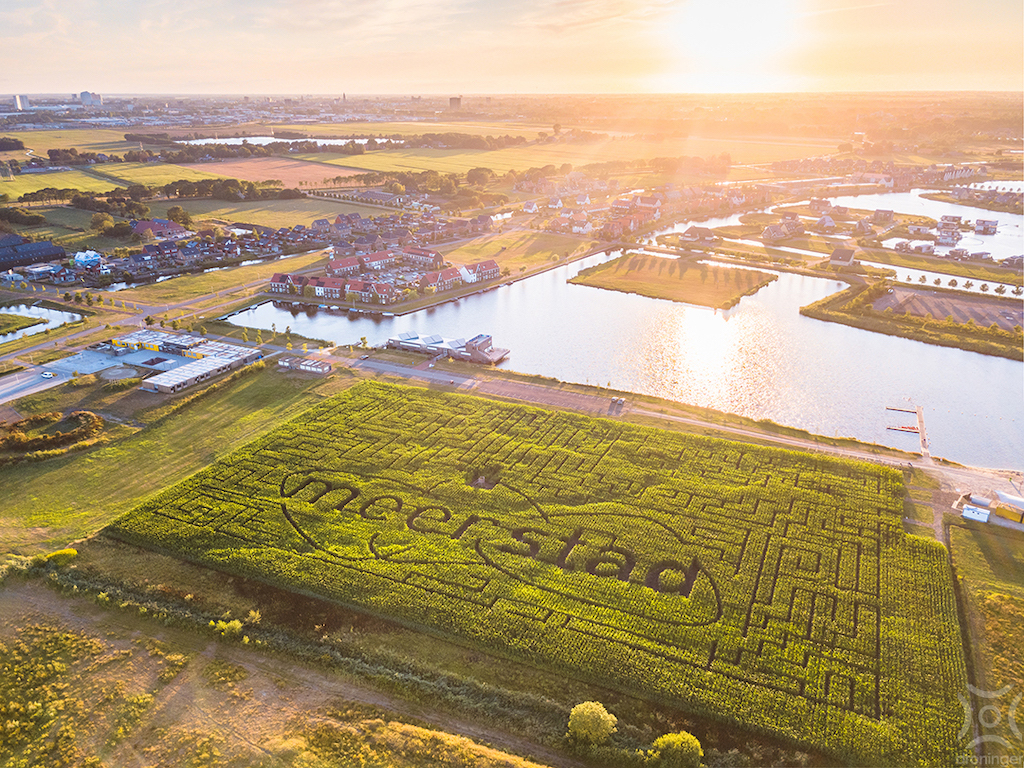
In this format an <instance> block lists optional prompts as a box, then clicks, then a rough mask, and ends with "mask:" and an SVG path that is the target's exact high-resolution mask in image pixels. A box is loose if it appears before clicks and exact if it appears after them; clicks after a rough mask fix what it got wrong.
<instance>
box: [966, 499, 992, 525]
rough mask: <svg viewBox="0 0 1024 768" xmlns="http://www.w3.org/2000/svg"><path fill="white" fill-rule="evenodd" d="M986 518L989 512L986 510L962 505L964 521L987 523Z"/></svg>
mask: <svg viewBox="0 0 1024 768" xmlns="http://www.w3.org/2000/svg"><path fill="white" fill-rule="evenodd" d="M988 516H989V511H988V510H987V509H982V508H981V507H972V506H971V505H970V504H964V514H963V517H964V520H976V521H977V522H979V523H987V522H988Z"/></svg>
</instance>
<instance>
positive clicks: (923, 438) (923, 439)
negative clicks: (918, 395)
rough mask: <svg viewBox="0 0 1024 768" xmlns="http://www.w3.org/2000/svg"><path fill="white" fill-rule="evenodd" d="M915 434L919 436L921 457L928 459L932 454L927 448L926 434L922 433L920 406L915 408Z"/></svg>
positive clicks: (922, 422) (921, 410) (922, 411)
mask: <svg viewBox="0 0 1024 768" xmlns="http://www.w3.org/2000/svg"><path fill="white" fill-rule="evenodd" d="M917 433H918V434H919V435H920V436H921V455H922V456H924V457H925V458H926V459H930V458H931V457H932V453H931V450H930V449H929V448H928V433H927V432H925V431H924V409H922V408H921V406H920V405H919V406H917Z"/></svg>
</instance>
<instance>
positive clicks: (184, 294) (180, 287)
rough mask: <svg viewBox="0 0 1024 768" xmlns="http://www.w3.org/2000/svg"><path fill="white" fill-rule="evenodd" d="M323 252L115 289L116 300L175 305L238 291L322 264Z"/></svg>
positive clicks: (323, 261)
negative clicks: (215, 294) (206, 296)
mask: <svg viewBox="0 0 1024 768" xmlns="http://www.w3.org/2000/svg"><path fill="white" fill-rule="evenodd" d="M326 264H327V258H326V256H325V255H324V251H322V250H316V251H313V252H311V253H300V254H296V255H294V256H284V257H282V258H278V259H273V260H272V261H265V262H260V263H259V264H249V265H247V266H244V267H230V268H228V269H218V270H216V271H214V272H205V273H201V274H198V275H182V276H180V277H175V278H172V279H170V280H164V281H163V282H160V283H151V284H149V285H140V286H138V287H135V288H125V289H123V290H120V291H118V292H117V299H118V301H123V300H127V301H129V302H133V303H136V304H148V305H164V304H177V303H180V302H184V301H188V300H189V299H193V298H196V297H199V296H205V295H207V294H214V293H218V292H220V291H228V292H230V293H238V292H239V291H242V292H243V293H244V292H245V291H246V287H249V288H250V289H251V288H260V287H262V286H260V285H259V284H260V283H263V282H269V280H270V278H271V277H273V276H274V275H275V274H276V273H278V272H282V271H297V270H301V269H305V268H307V267H312V266H325V265H326Z"/></svg>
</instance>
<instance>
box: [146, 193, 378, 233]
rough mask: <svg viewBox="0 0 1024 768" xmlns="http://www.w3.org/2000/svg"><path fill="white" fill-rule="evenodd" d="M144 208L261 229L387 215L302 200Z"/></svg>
mask: <svg viewBox="0 0 1024 768" xmlns="http://www.w3.org/2000/svg"><path fill="white" fill-rule="evenodd" d="M147 205H149V207H150V208H151V209H152V211H153V215H154V216H166V214H167V209H168V208H170V207H171V206H173V205H180V206H181V207H182V208H184V209H185V210H186V211H188V212H189V213H190V214H191V215H192V218H193V219H197V220H199V221H209V222H213V223H217V224H231V223H233V222H236V221H238V222H244V223H246V224H259V225H261V226H264V227H294V226H295V225H296V224H305V225H306V226H307V227H308V226H309V225H310V224H312V223H313V221H315V220H316V219H331V220H332V221H333V220H334V218H335V217H336V216H337V215H338V214H340V213H359V214H362V215H363V216H380V215H381V214H384V213H388V212H390V209H384V208H380V207H376V206H372V205H360V204H358V203H350V202H342V201H334V200H321V199H311V198H302V199H298V200H257V201H253V202H248V203H244V202H242V203H230V202H227V201H224V200H209V199H204V200H152V201H148V202H147Z"/></svg>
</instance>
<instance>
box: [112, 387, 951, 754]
mask: <svg viewBox="0 0 1024 768" xmlns="http://www.w3.org/2000/svg"><path fill="white" fill-rule="evenodd" d="M902 497H903V486H902V481H901V477H900V474H899V473H898V472H896V471H894V470H892V469H888V468H885V467H881V466H876V465H872V464H867V463H858V462H852V461H846V460H840V459H835V458H829V457H825V456H820V455H812V454H805V453H798V452H793V451H786V450H780V449H774V448H765V447H760V446H752V445H747V444H742V443H733V442H728V441H723V440H717V439H712V438H705V437H699V436H692V435H683V434H677V433H673V432H666V431H661V430H657V429H652V428H645V427H638V426H634V425H630V424H624V423H620V422H615V421H609V420H602V419H595V418H590V417H586V416H582V415H578V414H572V413H564V412H554V411H547V410H542V409H538V408H532V407H526V406H518V405H510V404H506V403H497V402H492V401H488V400H483V399H478V398H474V397H470V396H466V395H457V394H448V393H439V392H432V391H427V390H421V389H413V388H408V387H401V386H395V385H387V384H380V383H376V382H366V383H363V384H360V385H358V386H356V387H354V388H353V389H351V390H349V391H347V392H345V393H343V394H341V395H338V396H337V397H334V398H332V399H330V400H327V401H324V402H323V403H320V404H318V405H316V406H314V407H312V408H310V409H309V410H308V411H306V412H305V413H303V414H302V415H301V416H299V417H298V418H296V419H294V420H293V421H291V422H289V423H288V424H286V425H284V426H282V427H280V428H279V429H277V430H275V431H273V432H272V433H270V434H268V435H266V436H264V437H263V438H260V439H258V440H256V441H255V442H253V443H251V444H249V445H248V446H246V447H245V448H243V449H241V450H239V451H236V452H235V453H233V454H231V455H230V456H228V457H226V458H224V459H222V460H220V461H218V462H217V463H215V464H213V465H212V466H210V467H209V468H207V469H205V470H203V471H201V472H199V473H198V474H196V475H194V476H193V477H191V478H189V479H188V480H186V481H184V482H182V483H180V484H179V485H177V486H174V487H173V488H171V489H169V490H168V491H166V492H164V493H163V494H161V495H159V496H158V497H156V498H155V499H153V500H152V501H150V502H148V503H145V504H144V505H142V506H141V507H139V508H137V509H135V510H134V511H132V512H130V513H128V514H127V515H125V516H124V517H122V518H121V519H120V520H118V521H116V522H115V523H114V524H113V525H111V526H110V527H109V528H108V529H107V532H108V533H111V534H113V535H115V536H117V537H119V538H122V539H125V540H128V541H131V542H134V543H138V544H142V545H149V546H153V547H158V548H160V549H162V550H170V551H174V552H177V553H179V554H180V556H182V557H183V558H188V559H190V560H193V561H197V562H199V563H202V564H205V565H209V566H211V567H214V568H218V569H221V570H224V571H228V572H230V573H235V574H239V575H243V576H247V577H251V578H255V579H259V580H262V581H265V582H268V583H271V584H275V585H278V586H284V587H287V588H291V589H295V590H300V591H303V592H307V593H315V594H318V595H322V596H325V597H328V598H331V599H334V600H337V601H340V602H342V603H345V604H348V605H353V606H356V607H358V608H360V609H362V610H369V611H372V612H374V613H377V614H380V615H382V616H387V617H390V618H393V619H396V620H398V621H401V622H403V623H405V624H407V625H410V626H415V627H418V628H422V629H424V630H426V631H429V632H433V633H437V634H442V635H446V636H450V637H454V638H456V639H458V640H459V641H460V642H464V643H470V644H473V645H475V646H478V647H480V648H482V649H485V650H488V651H490V652H493V653H497V654H501V655H502V656H505V657H508V658H512V659H515V660H519V661H522V662H523V663H528V664H533V665H538V666H542V667H545V668H548V669H555V670H559V671H562V672H564V673H565V674H568V675H572V676H576V677H579V678H581V679H586V680H590V681H598V682H601V683H602V684H605V685H609V686H614V687H617V688H620V689H622V690H624V691H627V692H630V693H632V694H635V695H639V696H643V697H646V698H648V699H651V700H654V701H659V702H664V703H666V704H670V705H672V706H676V707H680V708H683V709H686V710H688V711H691V712H694V713H696V714H700V715H702V716H706V717H711V718H715V719H718V720H720V721H724V722H728V723H735V724H736V725H737V726H740V727H742V728H748V729H753V730H756V731H759V732H763V733H768V734H771V735H773V736H776V737H780V738H783V739H786V740H788V741H791V742H794V743H797V744H801V745H806V746H808V747H811V748H813V749H816V750H821V751H824V752H827V753H829V754H832V755H834V756H835V757H837V758H839V759H841V760H843V761H845V762H849V763H854V764H868V765H915V766H947V765H953V764H955V763H956V761H957V759H958V758H962V757H963V756H965V755H967V754H968V752H967V750H966V748H965V747H964V746H963V745H962V743H961V740H960V739H959V737H958V733H959V731H960V727H961V725H962V723H963V710H962V708H961V706H960V704H959V701H958V698H957V696H958V694H960V693H962V692H963V691H965V690H966V687H965V684H966V672H965V666H964V660H963V649H962V644H961V639H960V632H959V627H958V620H957V613H956V604H955V599H954V593H953V587H952V582H951V578H950V573H949V569H948V565H947V562H946V559H945V551H944V550H943V549H942V547H941V546H940V545H938V544H936V543H935V542H932V541H928V540H925V539H920V538H917V537H912V536H908V535H906V534H905V533H904V531H903V529H902V526H901V519H900V517H901V511H902Z"/></svg>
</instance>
